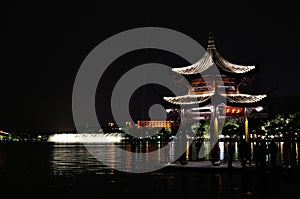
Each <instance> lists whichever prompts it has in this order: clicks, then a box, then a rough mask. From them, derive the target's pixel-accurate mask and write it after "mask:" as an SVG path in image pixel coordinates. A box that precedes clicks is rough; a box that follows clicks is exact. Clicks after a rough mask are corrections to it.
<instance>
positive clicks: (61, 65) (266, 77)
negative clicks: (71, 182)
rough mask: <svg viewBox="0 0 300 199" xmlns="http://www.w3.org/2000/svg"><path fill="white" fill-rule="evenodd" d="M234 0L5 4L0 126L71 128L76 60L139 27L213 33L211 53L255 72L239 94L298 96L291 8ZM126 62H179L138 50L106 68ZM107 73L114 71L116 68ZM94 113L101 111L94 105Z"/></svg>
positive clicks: (199, 37) (202, 39)
mask: <svg viewBox="0 0 300 199" xmlns="http://www.w3.org/2000/svg"><path fill="white" fill-rule="evenodd" d="M238 2H239V1H238ZM238 2H231V3H230V2H229V3H228V2H226V3H223V4H224V5H219V6H218V7H217V6H215V5H214V6H212V5H205V6H204V5H202V6H200V7H199V6H196V5H188V4H186V5H181V4H180V5H179V4H178V3H174V5H168V6H162V5H158V4H154V2H153V3H148V4H147V3H146V2H144V3H143V4H142V5H119V4H115V5H110V6H108V5H103V4H101V3H98V4H87V3H85V4H82V3H70V4H67V3H65V4H50V3H41V4H36V3H32V4H29V3H27V2H23V3H15V4H12V5H11V6H9V7H7V9H6V16H5V21H6V23H5V24H4V30H3V33H4V36H3V37H2V39H3V42H2V49H3V53H2V56H3V58H4V59H3V60H4V61H3V62H2V66H1V86H0V88H1V91H2V92H1V104H0V107H1V116H0V119H1V120H0V129H7V130H8V131H9V130H15V131H18V130H53V129H65V130H69V129H73V128H74V124H73V118H72V89H73V83H74V80H75V77H76V73H77V71H78V69H79V67H80V65H81V63H82V61H83V60H84V59H85V57H86V56H87V54H88V53H89V52H90V51H91V50H92V49H93V48H94V47H95V46H97V45H98V44H99V43H100V42H102V41H103V40H105V39H107V38H109V37H110V36H113V35H114V34H116V33H119V32H121V31H125V30H128V29H131V28H137V27H145V26H157V27H164V28H170V29H174V30H177V31H180V32H182V33H184V34H186V35H188V36H190V37H192V38H193V39H195V40H196V41H198V42H199V43H200V44H202V45H203V46H205V45H206V42H207V37H208V33H209V32H210V31H213V32H214V34H215V37H216V45H217V48H218V51H219V52H220V53H221V54H222V55H223V56H224V57H225V58H226V59H228V60H230V61H232V62H234V63H241V64H256V63H259V65H258V67H259V72H258V74H257V76H256V78H255V80H254V81H253V82H252V84H251V85H250V86H249V87H248V88H245V92H256V93H264V92H267V91H270V90H274V91H273V92H272V96H299V94H300V89H299V87H298V86H299V83H300V78H299V73H298V71H299V69H298V68H299V65H300V62H299V46H300V45H299V44H300V37H299V33H300V32H299V31H298V30H297V26H298V18H299V16H298V15H299V14H298V12H297V10H296V7H295V6H293V5H291V4H288V3H285V4H282V3H280V2H279V1H275V2H273V3H272V4H268V5H257V4H251V3H247V4H245V5H244V4H243V5H242V4H240V3H238ZM228 5H229V6H228ZM225 6H227V7H226V9H225ZM236 6H238V7H236ZM218 8H219V9H218ZM130 60H132V65H138V64H141V63H147V62H148V61H152V62H153V61H157V62H162V63H166V64H170V65H172V64H177V65H180V64H184V63H185V61H184V60H182V59H180V58H178V57H176V56H173V55H170V54H168V53H167V52H158V51H141V52H135V53H132V54H129V55H126V57H125V58H120V60H118V61H116V63H115V64H114V65H113V66H111V71H121V70H122V69H120V67H122V66H125V65H128V66H129V65H130ZM108 75H109V76H115V78H116V77H118V73H117V72H112V73H110V74H108ZM106 78H108V79H109V78H110V77H106ZM101 86H102V87H105V88H111V83H110V82H108V81H106V82H105V84H101ZM107 90H109V89H107ZM98 95H99V94H98ZM101 95H104V96H109V94H107V95H105V94H103V93H102V94H101ZM98 98H99V97H97V99H98ZM100 98H101V97H100ZM99 100H100V99H99ZM102 100H103V99H102ZM104 101H105V100H104ZM106 101H107V100H106ZM102 111H104V113H103V114H107V113H105V110H102ZM98 114H99V115H103V114H102V113H101V107H99V111H98Z"/></svg>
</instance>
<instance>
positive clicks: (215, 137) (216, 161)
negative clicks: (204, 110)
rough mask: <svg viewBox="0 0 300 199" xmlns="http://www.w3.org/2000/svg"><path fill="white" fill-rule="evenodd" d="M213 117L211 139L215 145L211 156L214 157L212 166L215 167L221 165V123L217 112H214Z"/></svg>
mask: <svg viewBox="0 0 300 199" xmlns="http://www.w3.org/2000/svg"><path fill="white" fill-rule="evenodd" d="M212 117H213V118H214V119H213V121H211V122H213V123H211V124H212V125H211V127H212V128H210V139H211V144H212V145H213V147H212V150H211V156H212V164H213V165H215V166H219V165H220V163H221V162H220V147H219V122H218V116H217V114H216V111H215V110H214V112H213V114H212Z"/></svg>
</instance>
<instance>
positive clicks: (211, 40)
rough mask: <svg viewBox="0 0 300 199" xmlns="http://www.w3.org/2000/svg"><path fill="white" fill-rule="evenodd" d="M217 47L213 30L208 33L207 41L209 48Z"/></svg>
mask: <svg viewBox="0 0 300 199" xmlns="http://www.w3.org/2000/svg"><path fill="white" fill-rule="evenodd" d="M212 49H214V50H215V49H216V46H215V37H214V35H213V33H212V32H209V34H208V42H207V50H212Z"/></svg>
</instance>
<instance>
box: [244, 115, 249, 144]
mask: <svg viewBox="0 0 300 199" xmlns="http://www.w3.org/2000/svg"><path fill="white" fill-rule="evenodd" d="M244 125H245V141H246V142H247V143H248V142H249V131H248V119H247V117H246V118H245V124H244Z"/></svg>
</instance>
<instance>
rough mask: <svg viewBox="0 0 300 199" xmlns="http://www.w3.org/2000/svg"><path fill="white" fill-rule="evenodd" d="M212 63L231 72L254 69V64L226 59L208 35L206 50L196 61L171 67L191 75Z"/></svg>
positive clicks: (243, 71)
mask: <svg viewBox="0 0 300 199" xmlns="http://www.w3.org/2000/svg"><path fill="white" fill-rule="evenodd" d="M213 64H216V66H217V67H218V68H220V69H221V70H223V71H225V72H228V73H232V74H244V73H247V72H249V71H252V70H253V69H255V66H254V65H239V64H235V63H231V62H229V61H227V60H226V59H225V58H224V57H223V56H222V55H221V54H220V53H219V52H218V51H217V50H216V47H215V42H214V37H213V36H210V37H209V40H208V46H207V51H206V52H205V53H204V55H203V56H202V57H201V58H200V59H199V61H197V62H196V63H194V64H192V65H190V66H186V67H182V68H173V69H172V70H173V71H174V72H176V73H179V74H183V75H191V74H197V73H202V72H204V71H206V70H207V69H209V68H210V67H211V66H212V65H213Z"/></svg>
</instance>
